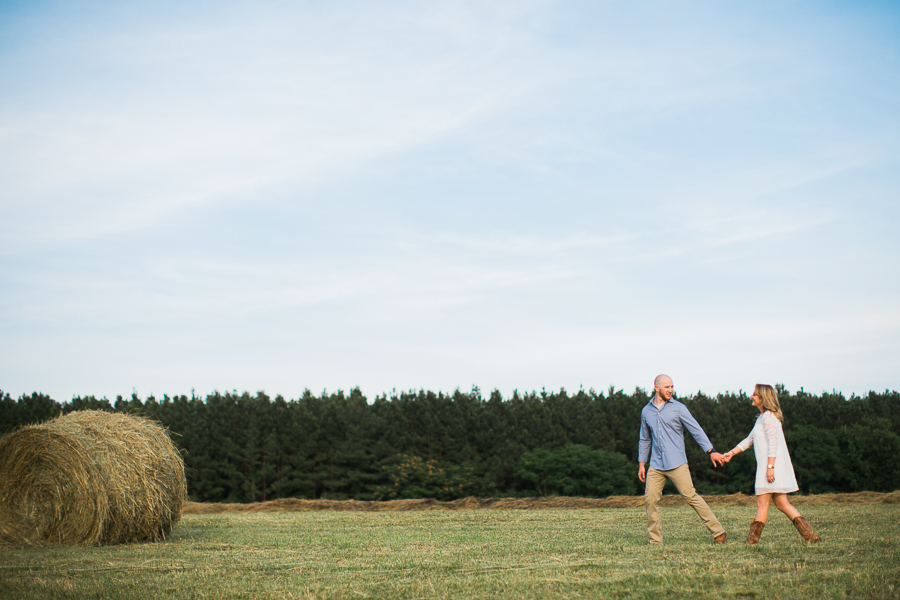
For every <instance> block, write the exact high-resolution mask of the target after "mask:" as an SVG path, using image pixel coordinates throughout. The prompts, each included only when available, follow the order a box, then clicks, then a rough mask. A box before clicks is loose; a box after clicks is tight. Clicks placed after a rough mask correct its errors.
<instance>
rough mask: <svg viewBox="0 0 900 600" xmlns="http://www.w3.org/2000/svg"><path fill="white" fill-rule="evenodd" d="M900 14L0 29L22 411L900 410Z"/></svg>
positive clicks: (386, 9) (862, 9) (142, 23)
mask: <svg viewBox="0 0 900 600" xmlns="http://www.w3.org/2000/svg"><path fill="white" fill-rule="evenodd" d="M898 32H900V10H898V8H897V7H896V5H894V4H892V3H874V2H867V3H866V2H864V3H836V2H832V3H828V2H825V3H823V2H772V3H756V4H753V5H751V6H748V5H746V4H745V3H731V2H708V3H695V2H679V3H672V2H647V3H639V4H638V5H637V6H635V5H634V3H629V4H626V3H605V2H584V3H580V2H521V1H516V2H502V1H498V2H491V3H484V2H454V1H448V2H442V3H426V2H419V3H416V2H378V3H367V2H342V3H324V2H298V3H291V2H266V1H263V2H253V3H237V2H234V3H229V2H216V3H213V2H165V1H163V2H152V3H151V2H146V3H140V2H94V3H91V2H83V1H81V2H36V3H14V2H7V3H3V4H2V7H0V182H2V183H0V241H2V244H0V340H2V344H0V389H3V390H4V391H6V392H9V393H10V394H12V395H13V396H14V397H16V396H18V395H20V394H22V393H30V392H32V391H40V392H44V393H48V394H50V395H51V396H53V397H54V398H56V399H58V400H68V399H70V398H71V397H73V396H75V395H96V396H107V397H110V398H113V397H115V396H116V395H117V394H122V395H128V394H130V393H131V392H132V391H133V390H135V391H137V392H138V393H139V394H140V395H141V396H142V397H144V396H147V395H149V394H151V393H152V394H155V395H157V396H161V395H162V394H170V395H173V394H182V393H186V394H190V393H191V390H195V391H196V393H198V394H207V393H209V392H211V391H213V390H219V391H225V390H233V389H234V390H238V391H243V390H248V391H251V392H255V391H258V390H265V391H266V392H267V393H269V394H270V395H275V394H282V395H284V396H285V397H288V398H295V397H298V396H299V395H300V394H301V393H302V392H303V390H304V389H306V388H309V389H311V390H313V391H314V392H316V393H318V392H320V391H321V390H323V389H328V390H330V391H333V390H336V389H344V390H348V389H350V388H352V387H357V386H358V387H360V388H361V389H362V391H363V392H364V393H365V394H367V395H368V396H369V397H372V396H375V395H378V394H381V393H385V392H388V393H390V391H391V390H393V389H397V390H408V389H420V388H424V389H429V390H434V391H438V390H443V391H452V390H453V389H456V388H460V389H463V390H468V389H469V388H471V387H472V386H473V385H475V386H479V387H480V388H481V389H482V390H485V391H488V390H492V389H495V388H496V389H499V390H500V391H501V392H502V393H503V394H504V395H507V394H510V393H511V392H512V390H513V389H518V390H520V391H530V390H540V389H541V388H547V389H559V388H560V387H565V388H566V389H567V390H570V391H571V390H577V389H578V388H579V386H583V387H584V388H585V389H587V388H594V389H597V390H605V389H607V388H608V387H609V386H611V385H612V386H615V387H617V388H624V389H626V390H630V389H633V388H634V387H636V386H641V387H644V388H650V387H651V386H652V379H653V377H654V376H655V375H656V374H658V373H660V372H665V373H668V374H670V375H671V376H672V377H673V378H674V380H675V385H676V390H677V391H678V392H680V393H681V394H690V393H696V392H697V391H700V390H702V391H703V392H705V393H717V392H724V391H737V390H739V389H747V388H749V387H751V386H752V385H753V384H754V383H756V382H768V383H784V384H785V385H786V386H787V387H788V388H789V389H792V390H793V389H798V388H799V387H801V386H803V387H804V388H805V389H806V390H807V391H812V392H821V391H824V390H829V391H830V390H832V389H836V390H838V391H842V392H844V393H846V394H850V393H858V394H859V393H865V392H867V391H868V390H877V391H882V390H884V389H900V369H898V367H897V365H900V284H898V274H900V268H898V265H900V244H898V242H897V233H896V230H897V227H898V225H900V208H898V192H900V135H898V134H900V111H898V107H900V68H898V67H900V35H898Z"/></svg>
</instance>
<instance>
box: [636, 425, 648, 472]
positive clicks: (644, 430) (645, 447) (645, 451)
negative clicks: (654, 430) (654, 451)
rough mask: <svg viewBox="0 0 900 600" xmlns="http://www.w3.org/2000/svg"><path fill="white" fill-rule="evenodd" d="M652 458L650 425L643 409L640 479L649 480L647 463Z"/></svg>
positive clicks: (639, 444) (639, 443) (639, 448)
mask: <svg viewBox="0 0 900 600" xmlns="http://www.w3.org/2000/svg"><path fill="white" fill-rule="evenodd" d="M648 460H650V426H649V425H648V424H647V421H646V420H644V411H641V437H640V439H639V441H638V479H640V480H641V481H647V471H646V468H645V466H646V464H647V461H648Z"/></svg>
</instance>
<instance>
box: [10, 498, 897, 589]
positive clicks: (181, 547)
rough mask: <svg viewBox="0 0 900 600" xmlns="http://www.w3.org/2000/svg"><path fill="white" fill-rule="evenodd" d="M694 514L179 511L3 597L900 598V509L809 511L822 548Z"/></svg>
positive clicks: (720, 511) (791, 533)
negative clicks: (655, 538)
mask: <svg viewBox="0 0 900 600" xmlns="http://www.w3.org/2000/svg"><path fill="white" fill-rule="evenodd" d="M716 513H717V515H718V517H719V518H720V520H721V521H722V523H723V525H725V527H726V529H727V530H728V533H729V543H728V544H726V545H725V546H717V545H714V544H713V543H712V540H711V538H710V536H709V535H708V533H707V532H706V530H705V528H704V527H703V525H702V524H701V523H700V521H699V519H697V517H696V515H695V514H694V512H693V511H692V510H691V509H690V508H686V507H672V508H667V509H664V510H663V526H664V533H665V536H666V541H665V544H663V545H662V546H648V545H647V538H646V530H645V518H644V513H643V511H642V510H640V509H596V510H470V511H466V510H461V511H452V512H451V511H412V512H280V513H251V514H240V513H226V514H217V515H185V517H184V519H183V521H182V522H181V523H180V524H179V525H178V526H177V527H176V528H175V531H174V532H173V535H172V536H171V537H170V539H169V540H168V541H167V542H165V543H159V544H142V545H125V546H108V547H99V548H43V549H24V550H8V549H6V550H0V582H3V584H2V585H0V598H2V599H5V598H16V599H28V598H72V599H75V598H78V599H82V598H116V599H136V598H140V599H144V598H154V599H156V598H254V599H255V598H261V599H269V598H362V597H372V598H450V597H453V598H486V597H503V598H647V597H654V596H659V597H666V598H762V597H771V598H893V597H900V569H898V564H900V543H898V539H900V505H896V504H893V505H863V506H811V507H806V508H805V509H804V510H803V513H804V516H806V517H807V518H808V519H809V521H810V522H811V523H812V524H813V526H814V527H815V528H816V530H817V531H818V532H819V533H820V534H821V535H822V538H823V540H824V541H823V543H821V544H814V545H807V544H804V543H803V542H802V541H801V540H800V537H799V536H798V535H797V533H796V531H795V530H794V528H793V526H792V525H791V524H790V522H789V521H788V520H787V519H786V518H785V517H784V516H783V515H781V514H773V515H772V517H771V520H770V522H769V524H768V525H767V526H766V528H765V531H764V533H763V538H762V541H761V543H760V544H759V546H755V547H748V546H746V545H745V544H744V543H743V541H744V539H745V538H746V529H747V526H748V525H749V522H750V521H751V520H752V518H753V514H754V511H753V510H752V509H751V508H747V507H728V506H724V507H717V508H716Z"/></svg>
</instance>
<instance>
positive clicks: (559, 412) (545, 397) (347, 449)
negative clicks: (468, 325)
mask: <svg viewBox="0 0 900 600" xmlns="http://www.w3.org/2000/svg"><path fill="white" fill-rule="evenodd" d="M778 388H779V395H780V400H781V404H782V408H783V411H784V415H785V423H784V428H785V436H786V438H787V442H788V448H789V449H790V452H791V457H792V460H793V463H794V468H795V471H796V473H797V479H798V482H799V485H800V491H801V492H802V493H828V492H857V491H885V492H887V491H894V490H895V489H900V466H898V461H896V460H894V458H895V457H897V456H900V394H898V392H896V391H885V392H884V393H875V392H870V393H869V394H868V395H866V396H856V395H853V396H851V397H849V398H846V397H844V396H843V395H841V394H839V393H836V392H835V393H823V394H821V395H814V394H809V393H807V392H804V391H803V390H802V389H801V390H800V391H798V392H793V393H791V392H788V391H787V390H785V389H784V387H783V386H778ZM650 397H651V395H650V394H649V393H648V392H646V391H645V390H643V389H640V388H638V389H636V390H635V391H634V392H633V393H631V394H626V393H625V392H624V391H622V390H616V389H615V388H610V389H609V390H607V391H606V392H605V393H604V392H597V391H594V390H592V389H591V390H578V391H577V392H575V393H569V392H567V391H566V390H560V391H558V392H547V391H546V390H543V391H541V392H530V393H519V392H514V393H513V394H512V395H511V396H510V397H507V398H504V397H502V395H501V394H500V392H498V391H494V392H492V393H491V394H489V395H488V397H486V398H485V397H483V396H482V394H481V391H480V390H479V389H478V388H473V389H472V390H471V391H469V392H461V391H459V390H456V391H454V392H453V393H442V392H437V393H436V392H431V391H425V390H420V391H410V392H399V393H394V394H391V395H390V396H388V395H381V396H377V397H375V398H373V399H372V400H371V401H370V400H369V399H367V398H366V397H365V396H364V395H363V394H362V392H361V391H360V390H359V389H352V390H350V392H349V393H344V392H343V391H337V392H333V393H328V392H324V391H323V392H322V393H321V394H320V395H315V394H313V393H311V392H310V391H308V390H307V391H306V392H305V393H304V394H303V395H302V396H301V397H300V398H297V399H294V400H286V399H285V398H283V397H282V396H276V397H275V398H271V397H269V396H268V395H266V394H265V393H263V392H257V393H256V394H249V393H247V392H244V393H240V394H239V393H237V392H228V393H219V392H215V393H212V394H209V395H208V396H206V397H205V398H201V397H198V396H195V395H193V394H192V395H191V396H190V397H188V396H184V395H181V396H173V397H169V396H163V397H162V398H161V399H158V398H155V397H153V396H150V397H147V398H145V399H143V400H142V399H141V398H140V397H139V396H138V394H137V393H134V394H132V396H131V398H123V397H121V396H119V397H117V398H116V400H115V401H114V402H111V401H109V400H107V399H106V398H99V399H98V398H96V397H93V396H86V397H75V398H73V399H72V400H71V401H69V402H58V401H56V400H53V399H52V398H50V397H49V396H46V395H44V394H40V393H32V394H29V395H22V396H21V397H19V398H18V399H12V398H11V397H10V396H9V394H8V393H4V392H2V390H0V434H2V433H6V432H8V431H11V430H13V429H15V428H16V427H19V426H21V425H27V424H31V423H38V422H42V421H45V420H47V419H50V418H53V417H55V416H58V415H60V414H63V413H67V412H71V411H75V410H85V409H92V410H105V411H118V412H125V413H133V414H137V415H141V416H144V417H149V418H152V419H155V420H157V421H159V422H160V423H161V424H163V425H164V426H165V427H167V428H168V429H169V430H170V432H171V433H172V434H173V435H172V437H173V439H174V441H175V442H176V444H177V445H179V447H180V448H181V449H182V454H183V456H184V460H185V466H186V468H187V476H188V493H189V496H190V498H191V499H192V500H195V501H200V502H254V501H265V500H273V499H277V498H286V497H298V498H328V499H346V498H355V499H357V500H374V499H393V498H422V497H425V498H437V499H442V500H449V499H453V498H460V497H465V496H470V495H475V496H504V497H509V496H534V495H569V496H576V495H577V496H597V497H600V496H608V495H611V494H624V495H633V494H639V493H641V492H642V490H643V486H642V484H640V482H639V481H638V480H637V452H638V436H639V428H640V413H641V410H642V409H643V407H644V405H646V403H647V402H648V401H649V400H650ZM679 400H681V401H682V402H684V403H685V404H686V405H687V407H688V408H689V409H690V411H691V413H692V414H693V415H694V417H696V418H697V420H698V421H699V422H700V424H701V425H702V426H703V428H704V430H705V431H706V433H707V434H708V435H709V437H710V440H711V441H712V443H713V444H714V446H715V447H716V449H717V450H719V451H721V452H725V451H726V450H728V449H730V448H732V447H733V446H734V445H735V444H737V442H739V441H740V440H742V439H743V438H744V437H746V436H747V435H748V433H749V432H750V429H751V428H752V426H753V423H754V419H755V417H756V415H758V412H757V410H756V409H755V408H753V407H752V406H751V404H750V399H749V398H748V397H747V396H746V394H745V393H744V392H740V393H737V394H734V393H727V394H719V395H717V396H715V397H711V396H707V395H704V394H702V393H698V394H695V395H692V396H690V397H683V398H679ZM686 437H688V438H689V439H687V440H686V443H685V445H686V447H687V455H688V461H689V463H690V465H691V470H692V473H693V477H694V483H695V485H696V487H697V490H698V491H699V492H700V493H702V494H725V493H734V492H738V491H741V492H743V493H745V494H752V493H753V482H754V478H755V458H754V457H753V453H752V452H747V453H742V454H739V455H738V456H737V457H735V459H734V460H732V462H731V463H730V464H729V465H727V466H725V467H720V468H713V466H712V464H711V462H710V460H709V459H708V458H707V457H706V455H705V454H704V453H703V451H702V450H701V449H700V447H699V446H698V445H697V444H696V443H694V441H693V440H692V439H690V436H689V435H686ZM668 491H672V492H674V490H667V492H668Z"/></svg>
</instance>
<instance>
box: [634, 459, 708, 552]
mask: <svg viewBox="0 0 900 600" xmlns="http://www.w3.org/2000/svg"><path fill="white" fill-rule="evenodd" d="M666 473H667V474H668V475H669V478H670V479H671V480H672V482H673V483H674V484H675V487H676V488H678V493H680V494H681V495H682V496H684V498H685V500H687V501H688V504H690V505H691V506H692V507H693V509H694V510H695V511H697V514H698V515H700V519H701V520H702V521H703V524H704V525H706V528H707V529H709V532H710V533H711V534H713V537H719V536H720V535H722V534H723V533H725V528H724V527H722V524H721V523H719V520H718V519H717V518H716V515H714V514H713V512H712V511H711V510H710V509H709V505H707V504H706V500H704V499H703V497H702V496H701V495H700V494H698V493H697V490H695V489H694V482H693V481H691V472H690V470H689V469H688V466H687V463H684V464H683V465H681V466H680V467H676V468H674V469H672V470H671V471H666ZM648 481H649V477H648Z"/></svg>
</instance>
